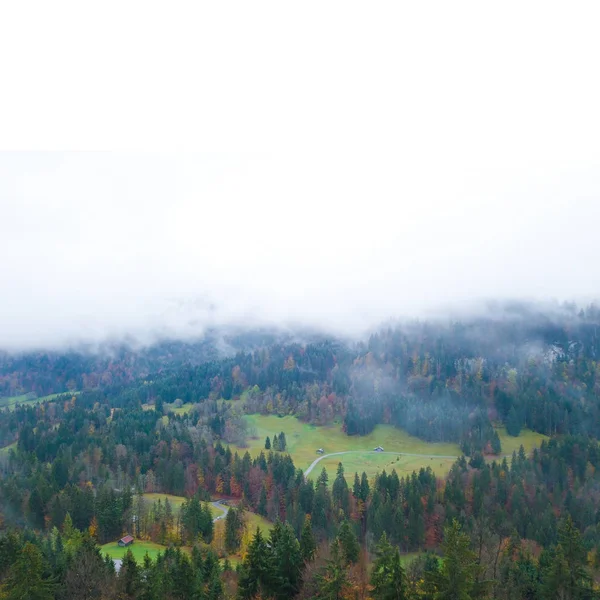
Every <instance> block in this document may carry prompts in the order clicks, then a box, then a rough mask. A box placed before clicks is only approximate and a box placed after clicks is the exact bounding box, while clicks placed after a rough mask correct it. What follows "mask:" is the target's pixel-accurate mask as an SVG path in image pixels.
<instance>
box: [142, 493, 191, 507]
mask: <svg viewBox="0 0 600 600" xmlns="http://www.w3.org/2000/svg"><path fill="white" fill-rule="evenodd" d="M143 497H144V499H145V500H147V501H148V502H150V503H151V504H153V503H154V502H157V501H158V500H160V501H161V502H163V503H164V501H165V499H166V498H168V499H169V502H170V503H171V508H173V510H175V511H179V510H180V509H181V505H182V504H183V503H184V502H185V501H186V500H187V498H184V497H183V496H173V495H172V494H154V493H152V494H143Z"/></svg>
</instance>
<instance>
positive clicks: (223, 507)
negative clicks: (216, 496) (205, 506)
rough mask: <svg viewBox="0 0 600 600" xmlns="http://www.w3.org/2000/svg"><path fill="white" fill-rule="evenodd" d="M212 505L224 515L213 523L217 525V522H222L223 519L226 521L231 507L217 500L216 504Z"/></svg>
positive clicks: (212, 503) (216, 518)
mask: <svg viewBox="0 0 600 600" xmlns="http://www.w3.org/2000/svg"><path fill="white" fill-rule="evenodd" d="M210 504H211V506H214V507H215V508H216V509H217V510H220V511H221V512H222V513H223V514H222V515H219V516H218V517H215V518H214V519H213V523H216V522H217V521H220V520H221V519H224V518H225V517H226V516H227V513H228V512H229V507H228V506H227V505H226V504H223V500H216V501H215V502H211V503H210ZM232 514H233V513H232Z"/></svg>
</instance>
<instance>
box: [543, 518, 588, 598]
mask: <svg viewBox="0 0 600 600" xmlns="http://www.w3.org/2000/svg"><path fill="white" fill-rule="evenodd" d="M558 535H559V544H558V546H557V547H556V551H555V553H554V558H553V560H552V562H551V563H550V565H549V566H548V567H547V568H546V569H545V570H544V573H543V591H544V597H545V598H548V599H549V600H553V599H555V598H556V599H557V600H558V599H560V600H562V599H565V600H580V599H587V598H592V597H593V595H592V579H591V577H590V575H589V574H588V572H587V569H586V554H587V553H586V550H585V547H584V545H583V541H582V539H581V534H580V532H579V530H578V529H577V528H576V527H575V526H574V524H573V520H572V519H571V516H570V515H569V516H568V517H567V518H566V519H565V520H564V521H563V523H562V524H561V527H560V529H559V534H558Z"/></svg>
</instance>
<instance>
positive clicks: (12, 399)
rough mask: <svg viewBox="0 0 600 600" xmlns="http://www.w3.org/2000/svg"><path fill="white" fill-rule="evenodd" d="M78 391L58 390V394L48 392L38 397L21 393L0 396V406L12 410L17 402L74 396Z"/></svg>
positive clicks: (34, 402) (27, 403)
mask: <svg viewBox="0 0 600 600" xmlns="http://www.w3.org/2000/svg"><path fill="white" fill-rule="evenodd" d="M77 394H79V392H60V393H58V394H49V395H48V396H40V397H39V398H30V397H29V394H21V395H20V396H6V397H4V398H0V408H7V407H8V408H9V409H11V410H13V409H14V408H15V406H16V405H17V404H22V405H30V406H31V405H34V404H40V403H41V402H46V401H47V400H54V399H55V398H58V397H59V396H69V397H72V396H76V395H77Z"/></svg>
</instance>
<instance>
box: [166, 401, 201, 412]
mask: <svg viewBox="0 0 600 600" xmlns="http://www.w3.org/2000/svg"><path fill="white" fill-rule="evenodd" d="M164 406H165V410H166V411H167V412H169V413H173V414H174V415H187V413H189V412H190V410H192V408H193V406H194V405H193V404H192V403H191V402H188V403H186V404H184V405H183V406H180V407H179V408H176V407H175V406H174V405H173V404H165V405H164Z"/></svg>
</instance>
